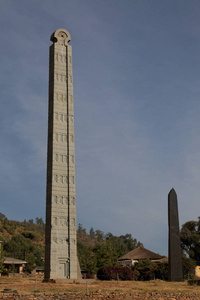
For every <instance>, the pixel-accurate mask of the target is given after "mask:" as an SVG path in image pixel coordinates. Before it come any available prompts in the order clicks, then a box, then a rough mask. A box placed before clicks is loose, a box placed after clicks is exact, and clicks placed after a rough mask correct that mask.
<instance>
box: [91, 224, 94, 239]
mask: <svg viewBox="0 0 200 300" xmlns="http://www.w3.org/2000/svg"><path fill="white" fill-rule="evenodd" d="M90 237H91V238H92V239H94V238H95V232H94V228H93V227H91V228H90Z"/></svg>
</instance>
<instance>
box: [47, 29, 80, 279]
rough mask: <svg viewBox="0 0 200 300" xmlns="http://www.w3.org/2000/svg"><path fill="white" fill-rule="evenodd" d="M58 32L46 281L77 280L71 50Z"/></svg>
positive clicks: (52, 64) (52, 69)
mask: <svg viewBox="0 0 200 300" xmlns="http://www.w3.org/2000/svg"><path fill="white" fill-rule="evenodd" d="M70 40H71V36H70V34H69V32H68V31H67V30H65V29H62V28H60V29H58V30H56V31H55V32H54V33H53V34H52V35H51V41H52V42H53V44H52V45H51V46H50V49H49V109H48V149H47V190H46V232H45V234H46V241H45V243H46V244H45V280H48V279H64V278H70V279H77V249H76V247H77V240H76V194H75V162H74V157H75V155H74V108H73V76H72V48H71V46H70V45H69V44H68V43H69V41H70Z"/></svg>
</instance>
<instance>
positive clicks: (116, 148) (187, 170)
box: [0, 0, 200, 254]
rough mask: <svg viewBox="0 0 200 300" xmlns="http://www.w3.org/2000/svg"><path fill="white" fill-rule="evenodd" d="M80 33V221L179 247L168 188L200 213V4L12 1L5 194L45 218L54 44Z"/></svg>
mask: <svg viewBox="0 0 200 300" xmlns="http://www.w3.org/2000/svg"><path fill="white" fill-rule="evenodd" d="M58 28H65V29H67V30H68V31H69V32H70V34H71V37H72V40H71V45H72V51H73V79H74V106H75V156H76V194H77V223H81V224H82V225H83V227H86V228H87V230H89V229H90V227H94V229H100V230H102V231H104V232H105V233H107V232H112V233H113V234H115V235H121V234H126V233H131V234H132V236H133V237H134V238H137V239H138V240H139V241H141V242H143V244H144V246H145V247H146V248H148V249H150V250H152V251H155V252H159V253H160V254H167V240H168V224H167V195H168V193H169V191H170V189H171V188H172V187H174V188H175V190H176V192H177V194H178V203H179V217H180V225H181V224H183V223H184V222H186V221H188V220H197V218H198V216H199V215H200V210H199V207H200V205H199V203H200V201H199V200H200V117H199V115H200V84H199V82H200V2H199V1H198V0H190V1H189V0H187V1H186V0H176V1H174V0H168V1H160V0H143V1H139V0H123V1H122V0H68V1H64V0H59V1H56V0H43V1H41V0H40V1H38V0H34V1H30V0H18V1H15V0H0V31H1V32H0V34H1V47H0V60H1V62H0V66H1V72H0V95H1V98H0V99H1V101H0V111H1V118H0V136H1V147H0V172H1V180H0V193H1V209H0V211H1V212H2V213H4V214H5V215H6V216H7V217H8V218H9V219H15V220H21V221H23V220H24V219H27V220H28V219H32V218H33V219H35V218H36V217H41V216H42V217H43V218H44V217H45V189H46V149H47V114H48V112H47V108H48V51H49V50H48V49H49V46H50V45H51V42H50V40H49V39H50V36H51V34H52V33H53V32H54V31H55V30H56V29H58Z"/></svg>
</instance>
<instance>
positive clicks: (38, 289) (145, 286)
mask: <svg viewBox="0 0 200 300" xmlns="http://www.w3.org/2000/svg"><path fill="white" fill-rule="evenodd" d="M42 280H43V277H37V280H36V277H32V278H31V277H29V278H24V277H21V278H20V277H19V276H14V277H11V278H10V277H0V292H3V293H4V292H5V291H6V290H8V291H9V290H12V291H13V290H16V291H17V292H18V294H21V295H23V294H31V293H45V294H51V293H67V292H75V293H83V294H85V293H87V292H88V293H94V292H99V293H133V292H138V293H140V292H143V293H144V292H145V293H152V292H158V293H159V292H164V293H197V294H199V299H200V286H197V285H194V286H189V285H188V283H187V282H186V281H185V282H180V283H177V282H164V281H162V280H152V281H147V282H141V281H119V282H117V281H99V280H96V281H94V282H91V281H88V282H86V281H85V282H83V283H63V282H62V283H59V282H57V283H43V282H42Z"/></svg>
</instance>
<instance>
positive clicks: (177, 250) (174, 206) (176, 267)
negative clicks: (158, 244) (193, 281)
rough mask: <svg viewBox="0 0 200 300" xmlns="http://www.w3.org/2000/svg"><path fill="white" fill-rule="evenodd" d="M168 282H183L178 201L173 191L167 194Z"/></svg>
mask: <svg viewBox="0 0 200 300" xmlns="http://www.w3.org/2000/svg"><path fill="white" fill-rule="evenodd" d="M168 223H169V243H168V245H169V250H168V251H169V267H168V268H169V280H170V281H183V271H182V255H181V241H180V235H179V218H178V201H177V195H176V192H175V190H174V189H171V191H170V192H169V194H168Z"/></svg>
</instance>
